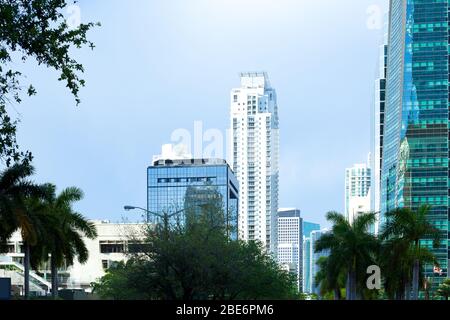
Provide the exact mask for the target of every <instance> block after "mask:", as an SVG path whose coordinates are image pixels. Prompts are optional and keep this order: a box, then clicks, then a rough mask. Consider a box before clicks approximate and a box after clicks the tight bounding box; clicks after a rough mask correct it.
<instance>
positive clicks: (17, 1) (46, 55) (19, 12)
mask: <svg viewBox="0 0 450 320" xmlns="http://www.w3.org/2000/svg"><path fill="white" fill-rule="evenodd" d="M66 6H67V1H66V0H0V158H1V159H2V160H3V161H4V162H5V163H6V165H7V166H9V165H10V164H11V163H13V162H18V161H25V162H30V161H31V160H32V154H31V153H30V152H28V151H26V152H23V151H19V146H18V144H17V141H16V127H17V121H16V120H13V119H12V118H11V116H10V115H9V114H8V110H7V105H8V104H13V103H20V102H21V101H22V97H21V92H22V90H23V85H22V84H21V79H22V78H23V75H22V74H21V73H20V72H19V71H17V70H14V69H13V68H14V67H15V66H16V65H17V62H18V61H22V62H25V61H26V60H27V59H28V58H33V59H35V60H36V61H37V62H38V64H39V65H44V66H47V67H49V68H52V69H54V70H56V71H58V72H59V74H60V76H59V78H58V80H59V81H63V82H65V84H66V86H67V88H68V89H69V90H70V92H71V93H72V95H73V96H74V97H75V101H76V103H77V104H78V103H80V98H79V96H78V93H79V90H80V87H82V86H84V85H85V82H84V80H83V79H81V78H80V76H79V75H80V73H83V72H84V69H83V66H82V65H81V64H80V63H78V62H77V61H76V60H75V59H73V58H72V57H71V55H70V52H71V49H72V48H73V47H75V48H81V47H83V46H85V45H87V46H89V47H91V48H94V45H93V43H92V42H90V41H88V40H87V38H86V33H87V32H88V31H89V30H90V29H91V28H92V27H94V26H95V24H93V23H88V24H81V25H80V26H79V27H78V28H77V29H74V30H73V29H71V28H69V26H68V25H67V23H66V19H65V17H64V15H63V9H64V8H66ZM97 25H99V24H97ZM26 93H27V95H29V96H31V95H34V94H36V90H35V88H34V87H33V86H32V85H28V88H27V90H26Z"/></svg>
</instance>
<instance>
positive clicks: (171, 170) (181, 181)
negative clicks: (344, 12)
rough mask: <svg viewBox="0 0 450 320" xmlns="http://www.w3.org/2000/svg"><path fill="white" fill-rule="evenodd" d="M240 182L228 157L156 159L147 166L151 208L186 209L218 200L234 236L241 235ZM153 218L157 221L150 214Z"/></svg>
mask: <svg viewBox="0 0 450 320" xmlns="http://www.w3.org/2000/svg"><path fill="white" fill-rule="evenodd" d="M238 186H239V184H238V181H237V179H236V177H235V175H234V173H233V171H232V170H231V169H230V167H229V166H228V164H227V162H226V161H225V160H219V159H178V160H168V159H161V160H156V161H154V162H153V165H152V166H150V167H148V168H147V210H149V211H151V212H156V213H159V214H163V213H167V214H172V213H174V212H178V211H182V212H183V213H184V212H187V211H189V210H190V211H192V210H193V211H196V210H201V208H202V206H203V205H210V204H214V206H215V207H216V209H217V210H220V211H222V212H223V214H224V222H225V224H226V225H227V227H228V230H231V231H230V234H229V236H230V238H232V239H237V232H238V204H239V189H238V188H239V187H238ZM180 215H181V216H182V214H180ZM149 221H154V217H153V216H149Z"/></svg>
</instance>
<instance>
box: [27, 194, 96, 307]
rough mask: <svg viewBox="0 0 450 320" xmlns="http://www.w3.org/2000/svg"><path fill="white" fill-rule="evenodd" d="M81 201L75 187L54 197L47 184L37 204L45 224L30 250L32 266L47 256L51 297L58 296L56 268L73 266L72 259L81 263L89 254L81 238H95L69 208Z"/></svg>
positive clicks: (93, 231) (92, 228)
mask: <svg viewBox="0 0 450 320" xmlns="http://www.w3.org/2000/svg"><path fill="white" fill-rule="evenodd" d="M82 198H83V192H82V191H81V190H80V189H79V188H76V187H70V188H66V189H64V190H63V191H62V192H61V193H60V194H59V195H58V196H57V195H56V187H55V186H54V185H48V194H47V196H46V198H45V199H44V200H41V201H40V202H39V206H41V208H42V211H43V212H44V215H45V217H46V218H47V219H46V220H47V223H46V224H44V225H43V226H42V230H43V237H42V238H41V239H40V241H39V242H38V243H37V245H36V246H35V247H33V250H32V266H33V268H34V269H38V266H39V265H40V264H41V263H42V262H47V260H48V257H49V255H50V268H51V273H52V277H51V278H52V296H53V298H56V297H57V295H58V268H62V267H64V266H66V267H68V266H71V265H73V263H74V260H75V259H78V261H79V262H80V263H85V262H86V261H87V260H88V257H89V252H88V249H87V248H86V245H85V243H84V240H83V237H87V238H88V239H94V238H95V237H97V231H96V229H95V226H94V224H93V223H92V222H89V221H87V220H86V219H85V218H84V217H83V215H81V214H80V213H78V212H75V211H74V210H73V208H72V205H73V203H74V202H75V201H79V200H81V199H82Z"/></svg>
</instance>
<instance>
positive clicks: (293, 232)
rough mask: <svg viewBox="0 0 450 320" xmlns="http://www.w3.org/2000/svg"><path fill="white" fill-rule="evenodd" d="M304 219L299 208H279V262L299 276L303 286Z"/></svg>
mask: <svg viewBox="0 0 450 320" xmlns="http://www.w3.org/2000/svg"><path fill="white" fill-rule="evenodd" d="M302 246H303V219H302V218H301V217H300V210H298V209H280V210H278V251H277V258H278V263H279V264H280V265H281V266H283V267H284V268H285V269H286V270H288V271H289V272H291V273H293V274H295V276H296V277H297V287H298V290H299V291H300V289H301V288H303V280H302V277H303V255H302V254H303V248H302Z"/></svg>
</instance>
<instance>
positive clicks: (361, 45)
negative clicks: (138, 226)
mask: <svg viewBox="0 0 450 320" xmlns="http://www.w3.org/2000/svg"><path fill="white" fill-rule="evenodd" d="M386 2H387V0H338V1H337V0H271V1H269V0H189V1H186V0H153V1H148V0H147V1H143V0H142V1H138V0H135V1H123V0H122V1H118V0H114V1H113V0H108V1H92V0H89V1H88V0H83V1H79V6H80V8H81V18H82V22H88V21H100V22H101V23H102V27H100V28H97V29H95V30H94V31H92V32H91V33H90V34H89V36H90V38H91V39H92V40H93V41H94V42H95V44H96V46H97V47H96V49H95V50H94V51H92V52H91V51H90V50H82V51H79V52H77V53H76V55H77V57H78V58H79V61H80V62H81V63H83V64H84V66H85V68H86V74H85V76H84V78H85V79H86V81H87V86H86V88H84V89H83V90H82V92H81V98H82V104H81V105H80V106H78V107H76V106H75V104H74V101H73V98H72V97H71V96H70V94H69V92H68V90H66V89H65V88H64V86H63V85H62V84H60V83H58V81H57V76H56V74H55V73H54V72H51V71H49V70H46V69H44V68H42V67H37V66H35V65H33V64H27V65H26V66H23V67H22V66H21V65H20V64H18V65H17V66H18V67H20V68H22V69H23V70H24V71H25V72H26V73H27V75H28V79H27V80H29V81H31V82H33V83H34V84H35V86H36V88H37V90H38V96H36V97H33V98H31V99H26V100H25V102H24V103H23V104H22V105H21V106H19V107H18V108H17V111H18V112H19V113H20V116H21V119H22V122H21V125H20V128H19V141H20V143H21V145H22V146H23V147H25V148H28V149H30V150H32V151H33V153H34V155H35V162H34V163H35V166H36V168H37V172H38V174H37V176H36V180H38V181H41V182H44V181H51V182H54V183H56V184H57V185H58V187H60V188H63V187H67V186H72V185H76V186H79V187H81V188H82V189H83V190H84V191H85V193H86V197H85V199H84V200H83V201H82V202H80V203H79V205H78V209H79V210H80V211H81V212H83V213H84V214H85V215H87V216H88V217H90V218H96V219H110V220H112V221H116V220H120V219H121V217H122V216H129V217H131V218H132V219H137V218H139V213H138V212H135V213H125V212H124V211H123V210H122V207H123V205H124V204H132V205H140V206H145V205H146V168H147V166H148V165H150V164H151V159H152V156H153V155H154V154H158V153H159V152H160V148H161V145H162V144H164V143H169V142H170V135H171V133H172V132H173V130H175V129H178V128H186V129H188V130H193V126H194V121H196V120H201V121H203V127H204V129H205V130H207V129H211V128H218V129H220V130H225V129H227V128H228V123H229V91H230V89H231V88H233V87H236V86H239V75H238V74H239V72H241V71H258V70H263V71H267V72H268V73H269V76H270V79H271V83H272V85H273V87H275V88H276V90H277V93H278V103H279V110H280V127H281V131H280V135H281V141H280V142H281V154H280V167H281V168H280V170H281V172H280V175H281V176H280V184H281V185H280V188H281V190H280V206H281V207H298V208H300V209H301V210H302V213H303V217H304V218H305V219H307V220H310V221H315V222H319V223H322V224H324V222H325V219H324V214H325V213H326V212H327V211H329V210H338V211H343V208H344V170H345V168H346V167H348V166H351V165H352V164H353V163H355V162H362V161H365V160H366V156H367V153H368V152H369V151H370V108H371V107H372V101H373V95H374V93H373V87H374V80H375V77H376V75H377V63H378V52H379V45H380V43H381V42H380V41H381V30H377V29H370V28H368V27H367V21H368V19H370V14H368V13H367V9H368V8H369V7H370V6H372V5H379V6H381V7H380V8H383V6H384V5H385V3H386Z"/></svg>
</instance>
